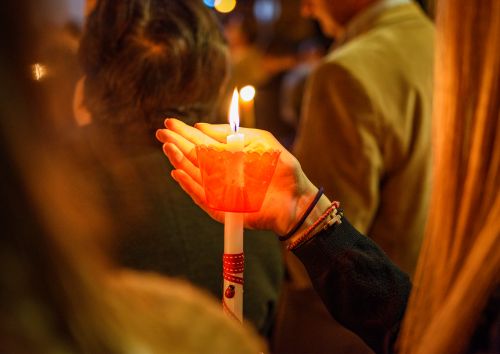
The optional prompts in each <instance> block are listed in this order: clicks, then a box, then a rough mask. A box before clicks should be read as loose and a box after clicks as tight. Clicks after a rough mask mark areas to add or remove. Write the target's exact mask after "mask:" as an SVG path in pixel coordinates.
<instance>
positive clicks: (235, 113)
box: [229, 89, 240, 133]
mask: <svg viewBox="0 0 500 354" xmlns="http://www.w3.org/2000/svg"><path fill="white" fill-rule="evenodd" d="M238 100H239V94H238V90H237V89H234V91H233V98H232V99H231V106H229V124H230V125H231V130H232V131H233V132H235V133H236V132H237V131H238V128H239V127H240V114H239V105H238Z"/></svg>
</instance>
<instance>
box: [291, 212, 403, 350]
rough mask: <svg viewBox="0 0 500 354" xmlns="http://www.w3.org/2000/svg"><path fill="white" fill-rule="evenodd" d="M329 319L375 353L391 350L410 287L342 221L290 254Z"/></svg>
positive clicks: (373, 247)
mask: <svg viewBox="0 0 500 354" xmlns="http://www.w3.org/2000/svg"><path fill="white" fill-rule="evenodd" d="M293 252H294V253H295V255H296V256H297V257H298V258H299V259H300V260H301V261H302V263H303V264H304V265H305V267H306V269H307V271H308V273H309V276H310V277H311V280H312V282H313V285H314V288H315V289H316V291H317V292H318V294H319V295H320V297H321V299H322V300H323V302H324V303H325V305H326V307H327V308H328V310H329V311H330V314H331V315H332V316H333V317H334V318H335V319H336V320H337V321H338V322H339V323H341V324H342V325H343V326H345V327H346V328H348V329H350V330H351V331H353V332H354V333H356V334H357V335H359V336H360V337H361V338H362V339H363V340H364V341H365V342H366V343H367V344H368V345H369V346H370V347H371V348H372V349H373V350H374V351H375V352H376V353H388V352H391V351H392V350H391V349H392V348H391V347H392V345H393V339H394V338H395V337H396V335H397V332H398V331H399V324H400V322H401V319H402V317H403V314H404V311H405V308H406V303H407V300H408V296H409V293H410V289H411V282H410V279H409V277H408V275H407V274H405V273H404V272H403V271H401V270H400V269H399V268H398V267H397V266H396V265H395V264H394V263H392V262H391V261H390V259H389V258H388V257H387V256H386V255H385V253H384V252H383V251H382V250H381V249H380V248H379V247H378V246H377V245H376V244H375V243H374V242H373V241H371V240H370V239H369V238H368V237H366V236H363V235H362V234H360V233H359V232H358V231H357V230H356V229H355V228H354V227H353V226H351V224H350V223H349V222H348V221H347V219H345V218H342V223H341V224H337V225H334V226H332V227H330V228H328V229H326V230H323V231H321V232H320V233H319V234H317V235H316V236H315V237H313V238H312V239H311V240H310V241H309V242H307V243H305V244H303V245H301V246H300V247H298V248H296V249H295V250H294V251H293Z"/></svg>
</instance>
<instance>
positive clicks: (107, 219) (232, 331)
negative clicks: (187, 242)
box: [0, 0, 263, 354]
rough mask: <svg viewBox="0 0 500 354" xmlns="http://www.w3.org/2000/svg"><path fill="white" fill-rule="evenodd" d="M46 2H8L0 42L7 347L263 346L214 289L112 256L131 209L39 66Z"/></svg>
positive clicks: (2, 344) (1, 299)
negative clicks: (50, 95)
mask: <svg viewBox="0 0 500 354" xmlns="http://www.w3.org/2000/svg"><path fill="white" fill-rule="evenodd" d="M44 6H45V1H40V0H37V1H24V0H20V1H15V2H13V1H3V2H1V3H0V48H1V49H2V53H8V54H9V55H2V56H1V57H0V85H1V90H0V179H1V181H0V189H1V195H2V211H1V212H2V236H1V237H0V264H1V266H0V289H1V291H0V352H2V353H9V354H28V353H29V354H31V353H89V354H90V353H92V354H95V353H116V354H118V353H120V354H123V353H203V352H209V353H228V354H229V353H234V352H235V351H237V352H238V353H248V354H254V353H258V352H260V351H262V350H263V345H262V342H261V341H260V340H259V339H257V337H256V336H255V334H252V332H251V331H248V329H245V327H242V326H240V325H236V324H235V323H234V322H233V321H230V320H228V319H227V318H226V317H225V316H224V315H223V314H222V311H221V309H220V304H217V302H215V301H214V300H213V299H212V298H210V297H209V296H207V295H206V294H203V293H201V292H200V291H198V290H196V289H194V288H193V287H192V286H190V285H188V284H186V283H183V282H181V281H179V280H173V279H168V278H165V277H160V276H158V275H154V274H147V273H139V272H134V271H130V270H124V269H123V267H121V266H118V265H116V264H114V263H113V262H112V261H111V260H110V258H109V257H107V254H106V253H107V251H108V250H109V245H110V244H112V243H114V241H119V240H120V237H121V235H120V234H119V233H118V231H119V230H120V225H119V224H120V222H122V221H123V220H116V219H114V216H115V213H114V211H113V210H111V209H110V208H109V205H106V200H105V198H103V197H102V196H100V194H99V193H96V191H97V190H99V188H100V186H99V184H98V183H97V182H98V178H96V177H97V176H94V175H91V174H88V173H82V171H85V170H86V169H87V168H88V162H93V161H94V156H92V155H91V154H90V152H89V151H88V150H87V149H86V147H85V146H83V145H81V144H75V145H73V144H67V143H66V141H67V140H68V136H67V135H69V136H71V135H72V134H74V133H75V132H74V131H72V130H71V128H67V130H66V133H67V134H65V135H62V131H61V130H60V129H59V128H60V126H59V125H58V124H57V122H56V121H55V120H54V119H53V117H50V116H49V114H48V113H47V112H48V111H49V109H50V108H49V107H48V102H47V99H46V97H47V96H46V95H44V92H43V91H44V89H45V88H46V86H45V85H43V77H40V76H38V75H34V73H33V72H32V65H33V63H37V62H39V60H40V54H39V52H38V51H37V49H38V48H39V46H40V45H41V43H42V42H43V41H44V40H45V38H43V36H42V35H43V32H41V31H37V30H35V28H34V27H33V19H34V18H35V17H36V15H37V14H38V13H39V10H40V9H41V8H43V7H44ZM14 14H15V16H14ZM114 236H116V239H114ZM235 348H237V349H236V350H235Z"/></svg>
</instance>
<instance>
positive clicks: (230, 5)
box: [214, 0, 236, 13]
mask: <svg viewBox="0 0 500 354" xmlns="http://www.w3.org/2000/svg"><path fill="white" fill-rule="evenodd" d="M214 7H215V9H216V10H217V11H219V12H222V13H228V12H231V11H233V10H234V8H235V7H236V0H220V1H218V3H217V1H216V3H215V4H214Z"/></svg>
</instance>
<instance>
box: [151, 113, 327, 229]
mask: <svg viewBox="0 0 500 354" xmlns="http://www.w3.org/2000/svg"><path fill="white" fill-rule="evenodd" d="M165 127H166V129H159V130H158V131H157V133H156V137H157V139H158V140H160V141H161V142H163V143H164V144H163V151H164V153H165V154H166V155H167V157H168V159H169V160H170V162H171V163H172V165H173V166H174V167H175V170H173V171H172V177H173V178H174V179H175V180H176V181H177V182H178V183H179V184H180V186H181V187H182V189H184V191H186V193H188V194H189V195H190V196H191V198H192V199H193V201H194V202H195V203H196V204H197V205H199V206H200V207H201V208H202V209H203V210H205V211H206V212H207V213H208V214H209V215H210V216H211V217H212V218H213V219H215V220H217V221H219V222H223V220H224V213H223V212H220V211H217V210H213V209H211V208H210V207H208V204H207V202H206V199H205V193H204V190H203V186H202V180H201V173H200V169H199V167H198V161H197V155H196V149H195V147H196V145H200V144H204V145H207V144H209V145H221V146H223V145H224V144H225V141H226V137H227V136H228V135H229V134H230V133H231V130H230V127H229V125H228V124H220V125H213V124H207V123H198V124H196V125H195V127H191V126H189V125H186V124H184V123H183V122H181V121H179V120H177V119H167V120H166V121H165ZM240 132H241V133H243V134H245V146H246V147H251V146H252V145H253V144H255V145H258V146H264V147H266V148H269V149H274V150H279V151H280V152H281V154H280V157H279V160H278V163H277V166H276V171H275V173H274V176H273V178H272V180H271V183H270V185H269V188H268V191H267V194H266V198H265V199H264V203H263V205H262V208H261V209H260V211H258V212H255V213H246V214H245V227H247V228H253V229H263V230H272V231H274V232H275V233H277V234H286V233H287V232H288V231H290V230H291V229H292V228H293V226H294V225H295V223H296V222H297V220H298V219H299V218H300V216H301V215H302V213H303V212H304V210H305V209H306V208H307V206H308V204H309V203H310V202H311V200H313V199H314V196H315V194H316V193H317V191H318V189H317V188H316V187H315V186H314V185H313V184H312V183H311V182H310V181H309V180H308V179H307V177H306V176H305V174H304V172H303V171H302V169H301V167H300V164H299V162H298V161H297V159H296V158H295V157H294V156H293V155H292V154H291V153H290V152H288V150H286V149H285V148H284V147H283V146H282V145H281V144H280V143H279V142H278V141H277V140H276V138H275V137H274V136H273V135H272V134H271V133H269V132H267V131H264V130H258V129H248V128H240Z"/></svg>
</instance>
